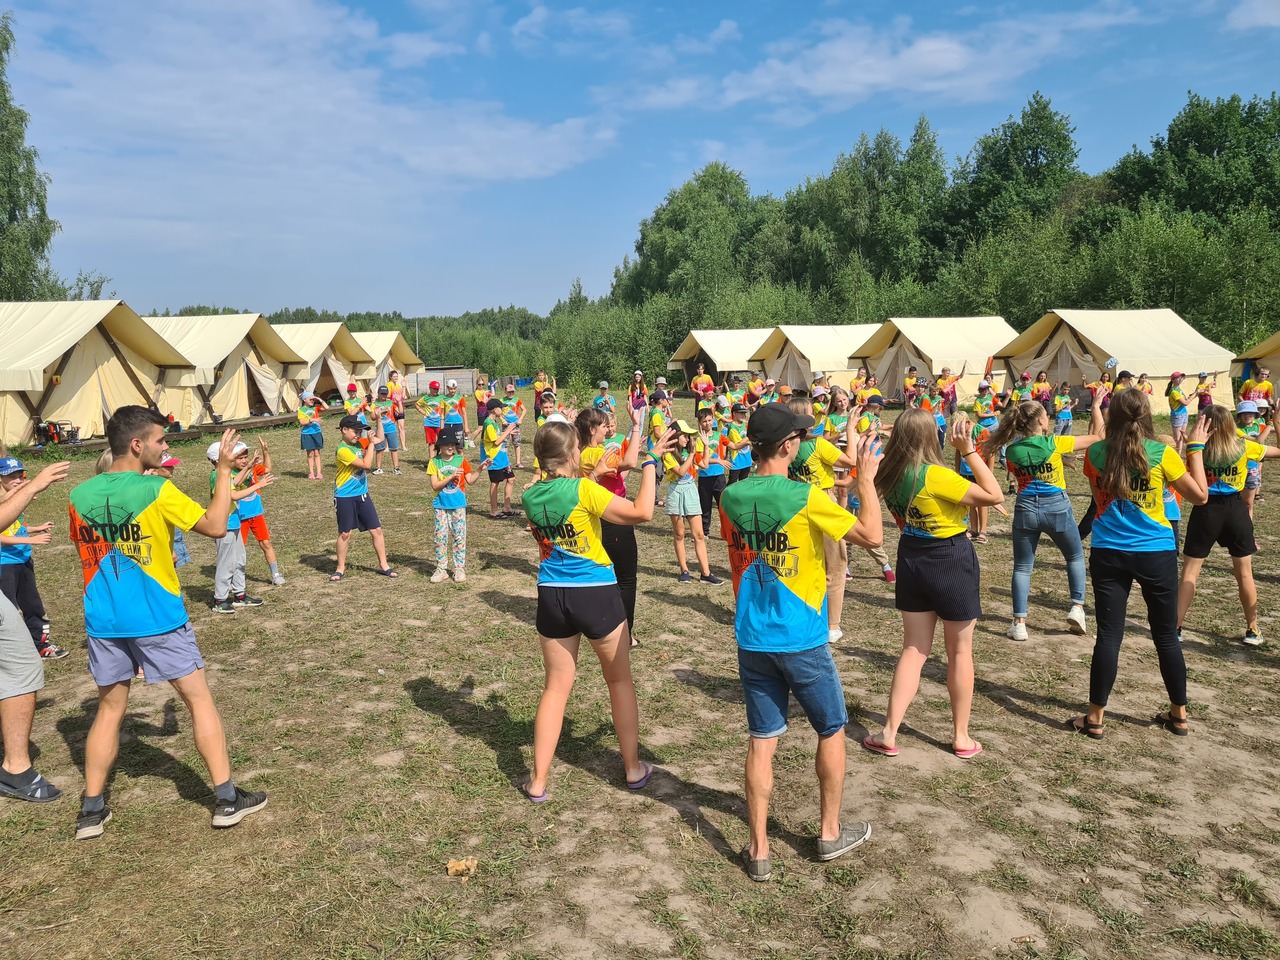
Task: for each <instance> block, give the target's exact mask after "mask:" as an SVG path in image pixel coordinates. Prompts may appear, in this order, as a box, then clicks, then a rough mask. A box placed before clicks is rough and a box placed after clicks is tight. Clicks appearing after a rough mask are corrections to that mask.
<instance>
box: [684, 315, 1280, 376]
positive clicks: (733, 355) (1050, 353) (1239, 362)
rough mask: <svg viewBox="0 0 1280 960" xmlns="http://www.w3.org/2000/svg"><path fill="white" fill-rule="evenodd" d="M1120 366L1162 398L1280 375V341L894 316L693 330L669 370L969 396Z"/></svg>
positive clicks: (1123, 322)
mask: <svg viewBox="0 0 1280 960" xmlns="http://www.w3.org/2000/svg"><path fill="white" fill-rule="evenodd" d="M1110 359H1115V360H1116V361H1117V363H1118V365H1119V366H1120V367H1122V368H1125V369H1128V370H1130V371H1131V372H1132V373H1134V374H1135V375H1136V374H1140V373H1146V374H1147V376H1148V379H1149V380H1150V381H1151V383H1152V384H1153V387H1154V389H1155V391H1156V393H1157V394H1158V395H1159V394H1162V393H1163V392H1164V389H1165V387H1166V385H1167V384H1168V382H1169V375H1170V374H1171V373H1173V372H1175V371H1179V372H1182V373H1186V374H1189V375H1191V376H1195V375H1196V374H1198V373H1201V372H1204V373H1208V374H1210V375H1211V376H1214V377H1216V378H1222V379H1225V378H1226V377H1227V376H1228V375H1231V376H1237V377H1239V376H1247V375H1248V374H1249V373H1250V371H1251V369H1252V367H1254V366H1262V367H1268V368H1274V369H1277V370H1280V333H1277V334H1276V335H1274V336H1272V337H1270V338H1269V339H1267V340H1264V341H1263V342H1262V343H1260V344H1258V345H1257V346H1256V347H1253V348H1252V349H1250V350H1248V351H1246V352H1245V353H1243V354H1241V355H1239V356H1234V355H1233V354H1232V351H1230V350H1227V349H1226V348H1224V347H1220V346H1218V345H1217V344H1216V343H1213V342H1212V341H1211V340H1208V339H1207V338H1205V337H1203V336H1202V335H1201V334H1199V333H1198V332H1196V330H1195V329H1194V328H1192V326H1191V325H1190V324H1188V323H1187V322H1186V321H1185V320H1183V319H1182V318H1181V317H1179V316H1178V315H1177V314H1176V313H1174V312H1173V311H1172V310H1168V309H1157V310H1067V309H1057V310H1050V311H1049V312H1048V313H1046V314H1045V315H1044V316H1043V317H1041V318H1040V319H1039V320H1037V321H1036V322H1035V323H1033V324H1032V325H1031V326H1030V327H1028V328H1027V329H1026V330H1025V331H1023V332H1022V333H1018V332H1017V331H1016V330H1014V329H1013V327H1011V326H1009V324H1008V323H1006V322H1005V320H1004V318H1002V317H891V318H889V319H888V320H886V321H885V322H884V323H872V324H846V325H838V326H780V327H772V328H759V329H750V330H694V331H691V332H690V333H689V335H688V336H687V337H685V339H684V341H683V342H682V343H681V344H680V346H679V347H678V348H677V349H676V351H675V353H673V354H672V356H671V360H670V361H669V362H668V364H667V368H668V369H669V370H675V371H681V372H683V373H684V374H685V376H691V375H692V373H693V371H694V368H695V365H696V364H698V363H702V364H704V365H705V366H706V369H707V372H708V373H710V374H712V375H713V376H714V377H716V378H717V379H719V378H720V377H722V376H724V375H727V374H729V373H732V372H748V371H759V372H761V373H763V374H764V376H766V377H771V378H773V379H775V380H777V381H778V382H779V383H789V384H791V385H792V386H793V387H804V386H807V385H808V384H809V383H810V382H811V381H812V378H813V375H814V374H815V373H822V374H825V375H826V376H827V377H829V378H830V380H831V382H832V383H837V384H843V383H845V382H847V381H848V380H849V379H850V378H851V377H852V376H853V374H854V372H855V371H856V370H857V368H858V367H863V368H865V369H866V370H867V372H868V373H869V374H874V375H875V376H876V378H877V380H878V381H879V383H880V385H881V390H882V392H883V393H884V394H885V396H887V397H892V396H894V395H895V394H896V393H897V392H898V391H900V390H901V387H902V379H903V376H904V375H905V373H906V370H907V368H908V367H911V366H914V367H916V368H917V370H918V373H919V376H921V377H936V376H938V375H939V374H940V373H942V369H943V368H944V367H949V368H950V370H951V372H952V373H953V374H959V373H960V372H961V371H962V370H963V371H964V376H963V377H962V379H961V381H960V383H959V386H958V390H959V393H960V394H961V395H962V396H967V395H972V394H973V393H975V392H976V391H977V386H978V382H979V381H980V380H982V379H983V378H984V377H989V378H990V379H991V380H992V382H993V386H994V387H995V388H996V389H997V390H998V389H1000V388H1001V387H1002V386H1003V385H1004V383H1006V382H1007V381H1008V380H1011V379H1012V378H1013V377H1015V376H1018V375H1020V374H1021V373H1023V372H1024V371H1027V372H1030V373H1031V374H1032V375H1033V376H1034V375H1035V374H1037V373H1039V372H1040V371H1041V370H1043V371H1045V373H1046V374H1047V375H1048V377H1049V379H1050V380H1051V381H1052V382H1054V383H1060V382H1062V381H1064V380H1065V381H1067V382H1069V383H1070V384H1071V385H1072V386H1075V385H1077V384H1079V383H1080V382H1081V378H1082V377H1083V378H1084V379H1085V380H1087V381H1094V380H1097V379H1098V378H1099V377H1100V376H1101V374H1102V372H1103V370H1104V369H1105V368H1106V364H1107V361H1108V360H1110Z"/></svg>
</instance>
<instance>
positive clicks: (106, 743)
mask: <svg viewBox="0 0 1280 960" xmlns="http://www.w3.org/2000/svg"><path fill="white" fill-rule="evenodd" d="M129 683H130V681H128V680H125V681H124V682H123V683H113V684H110V685H109V686H105V687H99V688H98V712H97V714H96V715H95V716H94V718H93V725H92V726H91V727H89V735H88V737H86V738H85V742H84V793H85V796H87V797H96V796H98V795H99V794H100V793H102V791H103V790H105V789H106V787H107V776H108V775H109V774H110V773H111V768H112V766H114V764H115V762H116V753H117V752H118V751H119V749H120V724H121V723H123V722H124V712H125V710H126V709H127V708H128V706H129ZM218 782H219V783H221V782H222V781H221V780H219V781H218Z"/></svg>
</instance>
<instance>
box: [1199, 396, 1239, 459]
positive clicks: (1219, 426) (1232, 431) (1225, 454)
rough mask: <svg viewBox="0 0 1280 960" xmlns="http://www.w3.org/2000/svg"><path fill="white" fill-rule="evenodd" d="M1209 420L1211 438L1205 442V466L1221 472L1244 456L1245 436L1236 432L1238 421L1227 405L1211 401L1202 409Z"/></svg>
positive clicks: (1201, 412)
mask: <svg viewBox="0 0 1280 960" xmlns="http://www.w3.org/2000/svg"><path fill="white" fill-rule="evenodd" d="M1200 416H1202V417H1205V418H1206V419H1207V420H1208V421H1209V439H1208V440H1206V441H1205V444H1204V468H1205V470H1208V471H1211V472H1213V473H1221V472H1222V471H1223V470H1225V469H1227V468H1228V467H1231V466H1234V465H1235V463H1236V462H1237V461H1238V460H1239V459H1240V458H1241V457H1242V456H1244V437H1242V436H1240V435H1239V434H1238V433H1236V421H1235V418H1234V417H1232V416H1231V411H1230V410H1228V409H1227V408H1226V407H1224V406H1222V405H1220V404H1217V403H1211V404H1209V406H1207V407H1205V408H1204V409H1203V410H1202V411H1200Z"/></svg>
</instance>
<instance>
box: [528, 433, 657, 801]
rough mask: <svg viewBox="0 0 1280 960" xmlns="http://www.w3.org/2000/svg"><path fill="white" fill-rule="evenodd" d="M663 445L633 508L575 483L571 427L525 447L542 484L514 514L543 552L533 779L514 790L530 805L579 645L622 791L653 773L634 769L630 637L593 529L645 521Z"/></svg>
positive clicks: (636, 743)
mask: <svg viewBox="0 0 1280 960" xmlns="http://www.w3.org/2000/svg"><path fill="white" fill-rule="evenodd" d="M671 443H672V436H671V434H670V432H669V431H668V432H667V433H665V434H664V435H663V436H662V437H661V438H659V440H658V441H657V442H656V443H654V444H653V446H652V447H651V449H650V450H649V455H648V457H646V459H645V462H644V464H643V465H642V467H641V477H640V489H639V491H638V492H637V494H636V499H635V501H634V502H633V501H629V500H625V499H623V498H622V497H619V496H617V495H616V494H614V493H611V492H610V491H608V490H606V489H604V487H602V486H600V485H599V484H598V483H596V482H594V481H592V480H588V479H586V478H584V477H582V476H581V453H580V451H579V448H578V435H577V432H576V431H575V430H574V428H573V427H572V426H570V425H569V424H567V423H554V422H547V423H545V424H543V425H542V427H541V428H540V429H539V430H538V432H537V434H536V435H535V436H534V438H533V452H534V455H535V456H536V457H537V458H538V463H539V465H540V467H541V471H542V473H541V477H542V479H541V480H540V481H539V482H538V483H536V484H534V485H533V487H532V488H530V490H529V491H528V492H526V493H525V495H524V499H523V502H522V506H523V507H524V511H525V514H526V515H527V516H528V518H529V528H530V531H531V532H532V533H533V537H534V539H535V540H536V541H537V543H538V548H539V550H540V552H541V562H540V563H539V564H538V610H537V617H536V626H537V630H538V641H539V643H540V644H541V646H542V661H543V664H544V665H545V667H546V681H545V683H544V686H543V690H542V696H541V698H540V699H539V701H538V710H537V713H536V714H535V716H534V720H533V773H532V775H531V776H530V778H529V780H528V782H527V783H526V784H525V785H524V786H523V787H522V788H521V789H522V790H523V792H524V794H525V796H526V797H527V798H528V799H529V801H530V802H532V803H544V802H545V801H546V800H547V799H548V798H549V797H550V793H549V790H548V785H549V781H550V777H551V760H552V758H553V757H554V755H555V750H556V744H557V743H558V742H559V740H560V730H561V727H562V726H563V725H564V711H565V706H566V704H567V703H568V700H569V692H570V691H571V690H572V689H573V681H574V676H575V674H576V673H577V666H578V648H579V644H580V643H581V640H582V638H583V637H584V636H585V637H586V638H587V640H588V642H589V643H590V644H591V647H592V649H593V650H594V651H595V654H596V658H597V659H598V660H599V661H600V667H601V670H602V671H603V673H604V679H605V683H606V684H607V685H608V688H609V703H610V707H611V710H612V713H613V728H614V731H615V733H616V734H617V737H618V746H619V750H620V752H621V754H622V765H623V772H624V775H625V777H626V782H627V787H628V789H631V790H641V789H643V788H644V787H646V786H648V784H649V780H650V778H651V777H652V775H653V767H652V766H650V765H649V764H648V763H643V762H642V761H641V760H640V734H639V723H640V721H639V708H638V707H637V705H636V688H635V682H634V681H633V680H632V677H631V658H630V630H628V628H627V613H626V610H625V609H624V607H623V604H622V596H621V594H620V593H619V591H618V583H617V576H616V575H615V573H614V569H613V564H612V563H611V562H610V560H609V555H608V554H607V553H605V550H604V546H603V543H602V532H601V527H600V524H601V521H602V520H607V521H608V522H610V523H616V524H626V525H630V526H635V525H637V524H641V523H645V522H647V521H648V520H651V519H653V508H654V500H655V496H654V479H655V478H654V474H655V472H656V470H657V468H658V462H659V461H660V460H661V458H662V457H663V456H665V455H666V453H667V451H668V450H670V449H671Z"/></svg>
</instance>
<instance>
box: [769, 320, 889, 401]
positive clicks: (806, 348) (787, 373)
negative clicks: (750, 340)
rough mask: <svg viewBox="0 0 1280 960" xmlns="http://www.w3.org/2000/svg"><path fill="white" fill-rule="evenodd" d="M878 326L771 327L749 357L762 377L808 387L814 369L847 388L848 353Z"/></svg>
mask: <svg viewBox="0 0 1280 960" xmlns="http://www.w3.org/2000/svg"><path fill="white" fill-rule="evenodd" d="M879 326H880V325H879V324H878V323H856V324H837V325H835V326H788V325H784V326H780V327H774V328H773V330H772V332H770V334H769V336H768V337H766V338H765V341H764V343H762V344H761V345H760V346H759V348H758V349H757V350H756V352H755V353H753V354H752V355H751V359H752V361H753V362H755V363H759V364H761V365H762V366H763V367H764V373H765V376H766V377H772V378H773V379H774V380H777V381H778V383H779V384H790V385H791V386H792V387H793V388H795V389H798V390H806V389H808V387H809V385H810V384H811V383H812V382H813V374H814V372H815V371H821V372H822V373H824V374H826V375H827V376H828V377H829V378H830V381H831V383H833V384H834V385H836V386H845V387H847V386H848V381H849V376H850V372H851V371H850V368H849V354H850V353H852V352H853V349H854V348H855V347H857V346H858V345H859V344H861V343H862V342H863V341H864V340H866V339H867V337H869V336H870V335H871V334H872V333H874V332H875V330H876V329H877V328H878V327H879Z"/></svg>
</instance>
